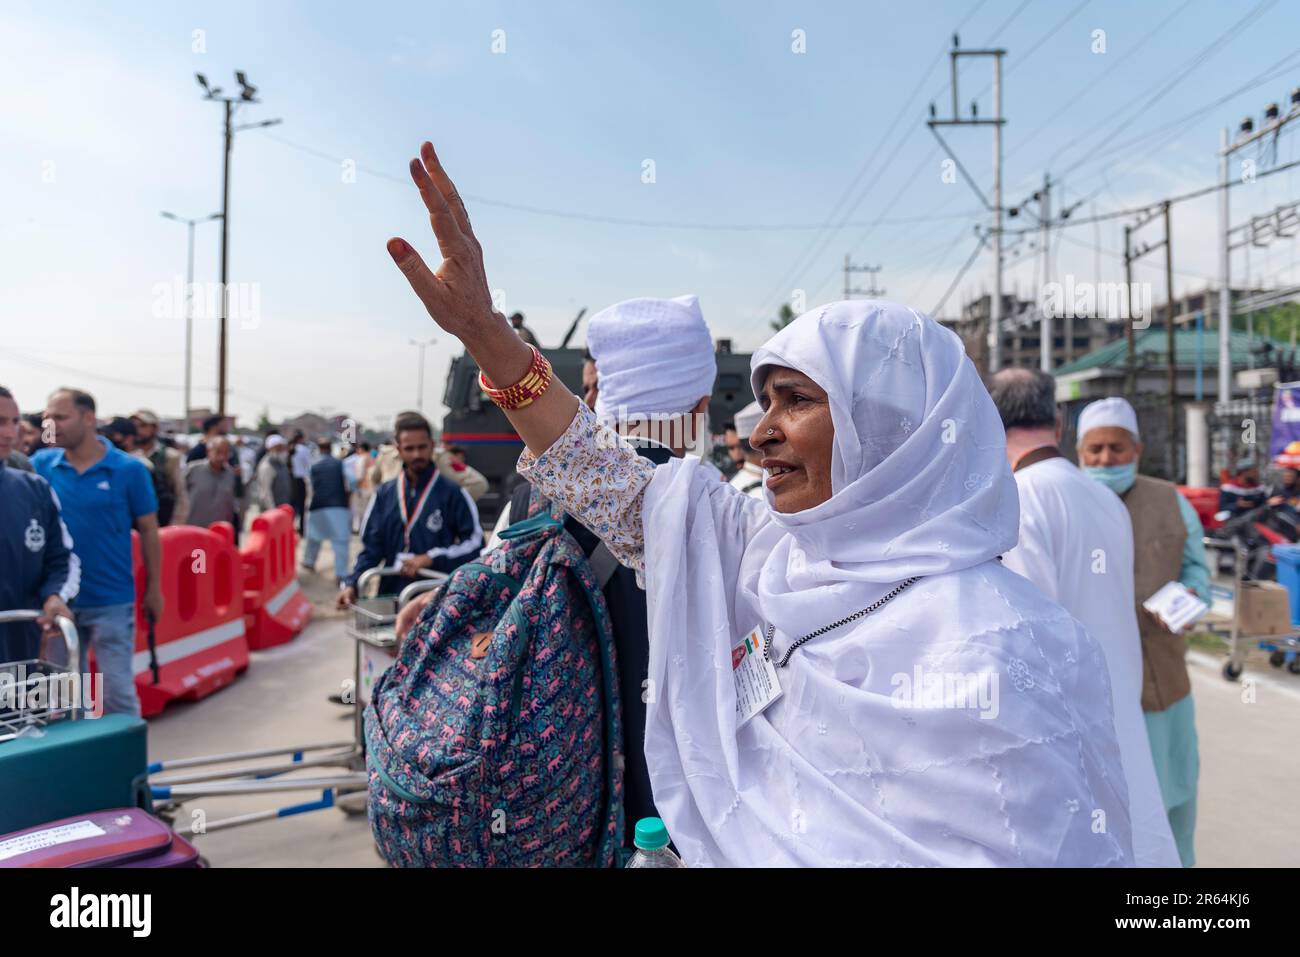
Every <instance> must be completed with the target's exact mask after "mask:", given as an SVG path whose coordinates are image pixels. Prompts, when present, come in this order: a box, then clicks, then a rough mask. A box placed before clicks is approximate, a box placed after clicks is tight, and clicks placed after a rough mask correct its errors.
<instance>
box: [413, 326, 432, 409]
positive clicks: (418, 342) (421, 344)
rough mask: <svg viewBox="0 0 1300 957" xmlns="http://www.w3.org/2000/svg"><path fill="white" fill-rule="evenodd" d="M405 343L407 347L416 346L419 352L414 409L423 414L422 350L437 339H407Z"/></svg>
mask: <svg viewBox="0 0 1300 957" xmlns="http://www.w3.org/2000/svg"><path fill="white" fill-rule="evenodd" d="M406 341H407V344H408V345H412V346H416V347H418V348H419V350H420V375H419V384H418V385H417V386H416V388H418V389H419V390H420V391H419V394H418V395H417V396H416V399H415V409H416V411H417V412H423V411H424V350H425V349H427V348H428V347H429V346H431V345H433V344H434V343H435V342H437V341H438V338H437V337H436V336H432V337H430V338H428V339H407V340H406Z"/></svg>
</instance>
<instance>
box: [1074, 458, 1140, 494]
mask: <svg viewBox="0 0 1300 957" xmlns="http://www.w3.org/2000/svg"><path fill="white" fill-rule="evenodd" d="M1084 471H1085V472H1087V473H1088V476H1089V477H1090V478H1094V479H1096V480H1097V481H1098V482H1100V483H1101V484H1102V485H1104V486H1106V487H1107V488H1108V489H1110V490H1111V491H1112V492H1114V493H1115V494H1116V495H1123V494H1124V493H1125V492H1127V491H1128V490H1129V489H1131V488H1132V487H1133V483H1134V482H1136V481H1137V463H1136V462H1130V463H1129V464H1128V465H1092V466H1088V467H1086V468H1085V469H1084Z"/></svg>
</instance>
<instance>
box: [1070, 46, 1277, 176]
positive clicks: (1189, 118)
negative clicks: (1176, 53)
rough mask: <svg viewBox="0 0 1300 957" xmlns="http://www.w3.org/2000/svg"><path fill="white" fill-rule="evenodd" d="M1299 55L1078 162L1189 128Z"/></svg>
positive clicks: (1128, 149) (1102, 158) (1098, 160)
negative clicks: (1175, 116) (1233, 88)
mask: <svg viewBox="0 0 1300 957" xmlns="http://www.w3.org/2000/svg"><path fill="white" fill-rule="evenodd" d="M1298 57H1300V50H1296V51H1294V52H1292V53H1289V54H1287V55H1286V56H1284V57H1283V58H1282V59H1280V60H1278V61H1277V62H1275V63H1274V64H1273V65H1272V66H1269V67H1267V68H1266V69H1265V70H1264V71H1263V72H1261V73H1258V74H1256V75H1255V77H1254V78H1252V79H1250V80H1248V81H1247V82H1246V83H1244V84H1243V85H1241V86H1239V87H1237V88H1236V89H1235V90H1233V91H1232V92H1230V93H1226V94H1224V95H1223V96H1220V97H1219V98H1217V99H1216V100H1214V101H1212V102H1210V103H1205V104H1202V105H1201V106H1198V107H1197V108H1196V109H1194V110H1191V111H1190V112H1187V113H1184V114H1183V115H1182V116H1180V117H1177V118H1175V119H1173V120H1170V121H1168V122H1167V123H1162V124H1161V125H1160V126H1157V127H1154V128H1152V129H1150V130H1148V131H1147V132H1145V133H1141V134H1139V135H1137V136H1135V137H1133V138H1132V139H1129V140H1125V141H1124V142H1122V143H1114V144H1111V145H1110V146H1108V147H1105V148H1103V149H1101V150H1098V151H1095V152H1093V153H1091V154H1090V155H1089V156H1088V157H1087V158H1086V159H1085V160H1083V161H1081V162H1080V163H1077V164H1075V165H1076V166H1078V165H1084V166H1086V165H1090V164H1092V163H1104V162H1106V161H1107V160H1109V159H1110V157H1111V156H1113V155H1115V154H1116V153H1123V152H1131V151H1132V148H1133V147H1134V146H1136V145H1138V144H1139V143H1142V142H1144V141H1145V140H1149V139H1152V138H1153V137H1160V136H1162V135H1163V134H1165V133H1166V132H1167V131H1168V130H1170V129H1175V128H1176V129H1177V130H1178V131H1179V132H1181V130H1182V129H1184V128H1186V127H1187V126H1190V125H1191V124H1192V123H1194V122H1196V121H1197V120H1200V119H1203V118H1204V116H1205V114H1206V113H1208V112H1209V111H1211V110H1214V109H1216V108H1217V107H1220V106H1222V105H1223V104H1224V103H1227V102H1228V101H1229V100H1232V99H1234V98H1235V97H1238V96H1240V95H1241V94H1243V93H1248V92H1249V91H1251V90H1253V89H1255V88H1256V87H1259V86H1262V85H1264V84H1265V83H1268V82H1271V81H1272V80H1275V79H1277V78H1278V77H1279V76H1282V75H1283V74H1284V73H1287V72H1289V71H1290V70H1291V69H1292V67H1291V66H1290V65H1289V64H1290V61H1292V60H1295V59H1296V58H1298ZM1164 138H1165V139H1166V140H1168V139H1172V137H1164ZM1072 168H1073V167H1072ZM1104 170H1105V167H1103V168H1102V169H1101V170H1099V171H1098V172H1096V173H1091V174H1086V176H1087V177H1092V176H1098V175H1101V174H1102V173H1103V172H1104ZM1105 188H1106V185H1103V186H1101V187H1099V188H1098V189H1097V190H1094V191H1093V192H1092V193H1090V194H1088V196H1085V197H1084V199H1083V200H1082V201H1083V202H1087V201H1088V200H1089V199H1091V198H1092V197H1093V196H1096V195H1098V193H1100V192H1101V191H1102V190H1104V189H1105Z"/></svg>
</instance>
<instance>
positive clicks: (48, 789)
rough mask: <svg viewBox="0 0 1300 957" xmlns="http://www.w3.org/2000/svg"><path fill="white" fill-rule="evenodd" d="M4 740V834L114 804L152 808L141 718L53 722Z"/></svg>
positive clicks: (0, 811) (0, 751)
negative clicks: (36, 732) (32, 734)
mask: <svg viewBox="0 0 1300 957" xmlns="http://www.w3.org/2000/svg"><path fill="white" fill-rule="evenodd" d="M44 732H45V733H44V734H43V735H41V736H40V737H20V738H14V739H12V740H10V741H3V742H0V834H8V833H9V832H11V831H18V830H21V829H23V828H26V827H34V826H36V825H37V824H42V823H44V822H46V821H56V820H59V819H60V818H65V817H71V816H73V815H74V814H85V813H86V812H88V811H100V810H103V809H104V808H113V807H132V806H139V807H146V809H147V807H148V791H147V789H146V788H145V786H144V784H145V775H146V765H147V762H148V756H147V754H148V749H147V747H146V735H145V723H144V721H143V720H142V719H141V718H136V717H133V716H131V715H124V714H108V715H104V716H103V717H102V718H83V719H81V720H79V721H67V720H64V721H55V722H53V723H51V724H49V725H47V726H46V727H45V728H44Z"/></svg>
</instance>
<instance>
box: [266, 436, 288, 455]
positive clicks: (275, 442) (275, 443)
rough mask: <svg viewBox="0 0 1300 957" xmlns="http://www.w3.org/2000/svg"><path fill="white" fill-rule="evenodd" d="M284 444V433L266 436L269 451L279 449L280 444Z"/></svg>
mask: <svg viewBox="0 0 1300 957" xmlns="http://www.w3.org/2000/svg"><path fill="white" fill-rule="evenodd" d="M284 444H285V442H284V436H283V435H268V436H267V437H266V450H267V451H268V452H269V451H270V450H271V449H278V448H279V447H280V446H282V445H284Z"/></svg>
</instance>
